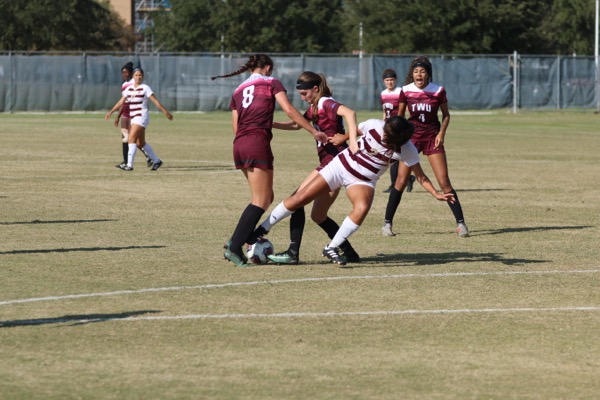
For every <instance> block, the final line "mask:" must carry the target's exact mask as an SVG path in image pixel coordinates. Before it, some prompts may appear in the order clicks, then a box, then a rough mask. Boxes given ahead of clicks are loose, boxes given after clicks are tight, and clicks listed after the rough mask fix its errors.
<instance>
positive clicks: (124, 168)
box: [117, 164, 133, 171]
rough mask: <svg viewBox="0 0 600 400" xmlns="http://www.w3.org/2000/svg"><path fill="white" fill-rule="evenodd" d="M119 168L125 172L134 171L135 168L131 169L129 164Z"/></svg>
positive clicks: (120, 165)
mask: <svg viewBox="0 0 600 400" xmlns="http://www.w3.org/2000/svg"><path fill="white" fill-rule="evenodd" d="M117 168H119V169H122V170H123V171H133V167H130V166H129V165H127V164H119V165H117Z"/></svg>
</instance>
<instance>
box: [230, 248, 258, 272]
mask: <svg viewBox="0 0 600 400" xmlns="http://www.w3.org/2000/svg"><path fill="white" fill-rule="evenodd" d="M223 257H225V258H226V259H227V260H229V261H231V262H232V263H234V264H235V266H236V267H242V268H245V267H251V266H252V264H248V259H247V258H246V257H243V256H240V255H239V254H236V253H235V252H233V251H231V250H229V249H227V250H225V253H224V254H223Z"/></svg>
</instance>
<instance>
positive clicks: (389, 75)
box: [383, 72, 396, 79]
mask: <svg viewBox="0 0 600 400" xmlns="http://www.w3.org/2000/svg"><path fill="white" fill-rule="evenodd" d="M385 78H394V79H396V73H395V72H387V73H385V74H383V79H385Z"/></svg>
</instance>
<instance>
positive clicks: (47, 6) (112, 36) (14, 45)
mask: <svg viewBox="0 0 600 400" xmlns="http://www.w3.org/2000/svg"><path fill="white" fill-rule="evenodd" d="M0 9H2V21H1V22H2V33H1V34H0V48H1V49H3V50H30V51H35V50H123V49H124V48H123V47H127V46H129V47H131V44H132V43H133V36H132V35H131V34H128V31H127V29H126V28H125V26H124V23H123V21H121V20H119V18H118V17H117V15H116V14H115V13H113V12H112V11H111V10H110V7H109V6H108V3H106V2H98V1H95V0H62V1H53V0H28V1H26V2H16V1H11V0H0Z"/></svg>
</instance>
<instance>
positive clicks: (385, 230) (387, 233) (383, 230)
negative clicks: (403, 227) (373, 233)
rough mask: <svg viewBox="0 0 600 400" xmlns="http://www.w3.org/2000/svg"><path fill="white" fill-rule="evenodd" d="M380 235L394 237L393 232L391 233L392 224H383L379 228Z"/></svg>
mask: <svg viewBox="0 0 600 400" xmlns="http://www.w3.org/2000/svg"><path fill="white" fill-rule="evenodd" d="M381 235H382V236H388V237H391V236H396V234H395V233H394V232H392V224H390V223H387V222H386V223H384V224H383V227H382V228H381Z"/></svg>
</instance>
